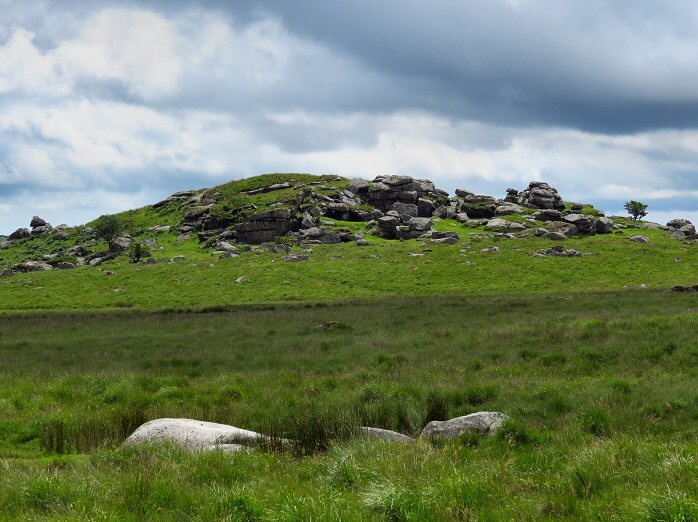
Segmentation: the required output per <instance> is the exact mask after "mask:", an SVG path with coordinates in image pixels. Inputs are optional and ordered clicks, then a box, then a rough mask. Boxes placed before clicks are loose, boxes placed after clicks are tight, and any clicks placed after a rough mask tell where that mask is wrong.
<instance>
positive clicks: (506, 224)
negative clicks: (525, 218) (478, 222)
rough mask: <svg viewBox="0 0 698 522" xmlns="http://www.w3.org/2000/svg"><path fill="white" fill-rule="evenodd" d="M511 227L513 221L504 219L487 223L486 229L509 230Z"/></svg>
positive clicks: (496, 219)
mask: <svg viewBox="0 0 698 522" xmlns="http://www.w3.org/2000/svg"><path fill="white" fill-rule="evenodd" d="M510 226H511V221H508V220H506V219H502V218H494V219H490V220H489V221H488V222H487V224H486V225H485V228H488V229H490V230H509V228H510Z"/></svg>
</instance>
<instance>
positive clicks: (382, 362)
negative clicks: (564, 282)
mask: <svg viewBox="0 0 698 522" xmlns="http://www.w3.org/2000/svg"><path fill="white" fill-rule="evenodd" d="M103 277H104V276H103ZM696 303H697V301H696V297H695V296H694V295H691V294H672V293H666V292H659V291H655V290H629V289H628V290H623V291H616V292H580V293H578V292H572V291H562V292H558V293H556V294H541V293H527V294H524V293H519V294H516V295H509V294H495V295H489V296H476V295H466V296H463V295H460V296H459V295H440V296H413V297H398V296H389V297H382V298H362V299H353V300H345V301H333V302H305V303H298V304H279V303H276V304H274V303H267V304H263V305H238V306H230V307H229V308H230V310H229V311H226V312H222V311H209V312H208V313H202V312H198V313H195V312H185V311H178V312H177V311H171V312H169V313H163V312H159V313H155V312H153V313H151V312H142V311H133V310H122V311H116V312H94V311H93V312H72V313H70V312H43V313H41V312H34V313H24V314H16V313H15V314H11V315H3V316H0V356H1V357H2V361H3V364H2V367H1V368H0V518H2V519H7V520H13V519H15V520H30V519H34V520H78V519H80V520H86V519H87V520H89V519H94V520H145V519H147V520H559V519H567V520H609V519H612V520H648V521H649V520H651V521H661V520H696V519H697V518H696V516H697V513H698V504H697V500H696V491H698V458H697V457H696V454H697V453H696V452H697V451H698V437H697V435H696V434H697V433H698V390H697V389H696V387H695V382H696V377H697V376H698V375H697V374H698V370H696V361H698V341H697V340H696V338H695V332H696V331H697V327H698V315H696V310H698V306H696ZM478 410H498V411H502V412H504V413H506V414H508V415H509V416H510V417H511V418H512V421H511V422H510V423H508V424H507V425H506V426H505V427H504V428H503V429H502V430H501V431H500V432H499V434H498V435H497V436H496V437H493V438H483V437H476V436H465V437H463V438H461V439H459V440H456V441H453V442H449V443H446V444H444V443H440V444H429V443H426V442H419V443H417V444H409V445H402V444H390V443H384V442H379V441H372V442H371V441H362V440H358V439H356V427H357V426H359V425H372V426H376V427H382V428H388V429H394V430H397V431H400V432H402V433H406V434H409V435H417V434H418V433H419V431H420V429H421V428H422V427H423V426H424V425H425V423H426V422H428V421H429V420H433V419H436V418H448V417H452V416H457V415H463V414H467V413H470V412H472V411H478ZM165 416H169V417H177V416H184V417H194V418H198V419H202V420H210V421H215V422H224V423H230V424H234V425H237V426H240V427H244V428H249V429H255V430H260V431H263V432H268V433H272V434H274V435H278V436H285V437H291V438H294V439H296V440H298V444H297V445H295V446H293V447H292V448H290V451H288V452H281V453H279V452H277V451H272V450H269V449H264V448H260V450H259V451H257V452H254V453H251V454H236V455H225V454H221V453H215V452H214V453H209V454H193V455H192V454H188V453H186V452H184V451H182V450H180V449H178V448H175V447H169V446H167V445H161V446H156V447H143V448H129V449H125V448H120V447H119V444H120V442H121V441H122V440H123V439H124V438H125V437H126V436H127V435H128V434H129V433H130V432H131V431H132V430H133V429H134V428H135V427H136V426H137V425H138V424H140V423H141V422H143V421H145V420H147V419H151V418H157V417H165Z"/></svg>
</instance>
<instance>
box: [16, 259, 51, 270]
mask: <svg viewBox="0 0 698 522" xmlns="http://www.w3.org/2000/svg"><path fill="white" fill-rule="evenodd" d="M12 270H14V271H15V272H21V273H26V272H45V271H48V270H53V267H52V266H51V265H49V264H48V263H44V262H43V261H25V262H24V263H19V264H17V265H15V266H13V267H12Z"/></svg>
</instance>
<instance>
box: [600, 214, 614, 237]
mask: <svg viewBox="0 0 698 522" xmlns="http://www.w3.org/2000/svg"><path fill="white" fill-rule="evenodd" d="M612 231H613V221H612V220H610V219H609V218H607V217H605V216H602V217H600V218H599V219H597V220H596V232H597V233H599V234H610V233H611V232H612Z"/></svg>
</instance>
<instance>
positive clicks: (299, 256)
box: [284, 254, 309, 262]
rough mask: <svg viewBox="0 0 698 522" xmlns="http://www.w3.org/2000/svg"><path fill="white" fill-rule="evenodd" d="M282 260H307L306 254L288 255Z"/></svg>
mask: <svg viewBox="0 0 698 522" xmlns="http://www.w3.org/2000/svg"><path fill="white" fill-rule="evenodd" d="M284 259H285V260H286V261H291V262H295V261H307V260H308V259H309V258H308V255H307V254H288V255H287V256H284Z"/></svg>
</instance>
